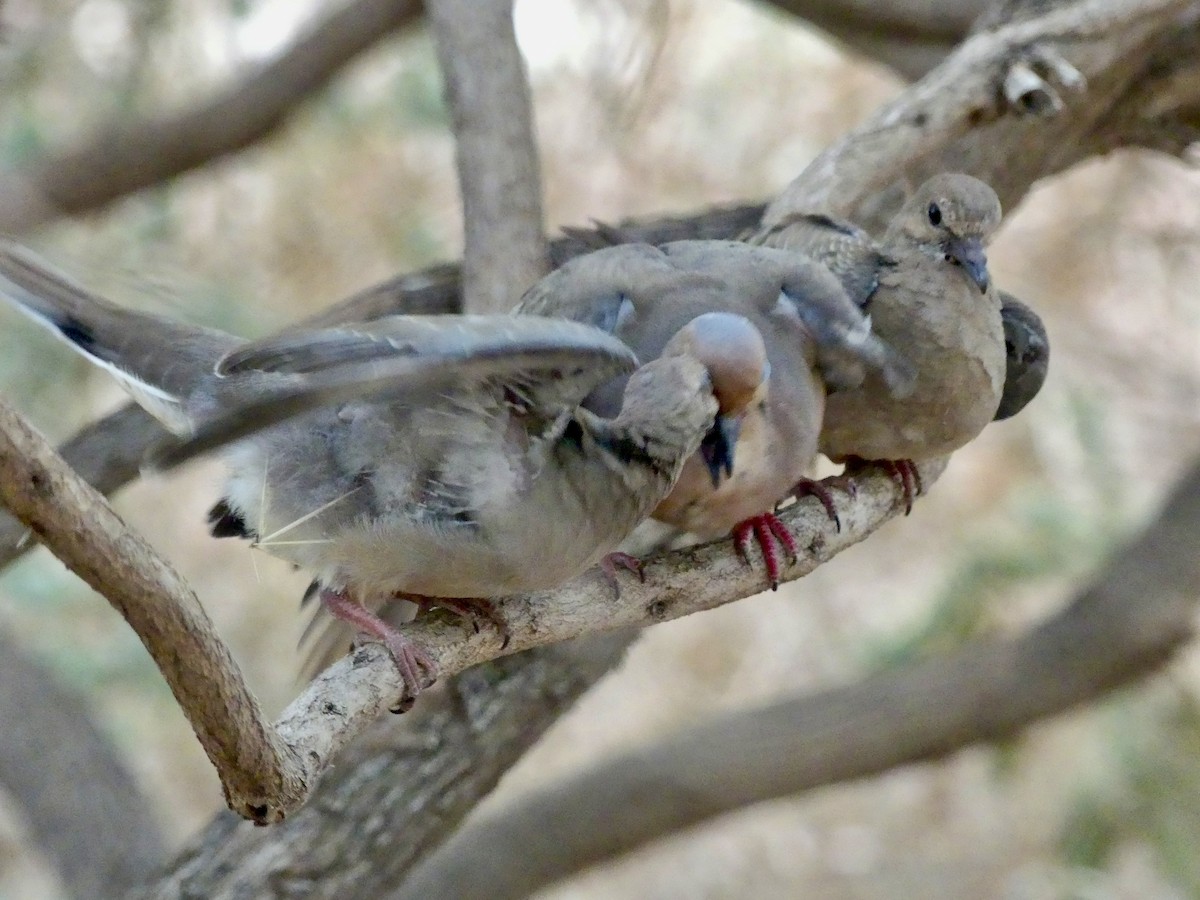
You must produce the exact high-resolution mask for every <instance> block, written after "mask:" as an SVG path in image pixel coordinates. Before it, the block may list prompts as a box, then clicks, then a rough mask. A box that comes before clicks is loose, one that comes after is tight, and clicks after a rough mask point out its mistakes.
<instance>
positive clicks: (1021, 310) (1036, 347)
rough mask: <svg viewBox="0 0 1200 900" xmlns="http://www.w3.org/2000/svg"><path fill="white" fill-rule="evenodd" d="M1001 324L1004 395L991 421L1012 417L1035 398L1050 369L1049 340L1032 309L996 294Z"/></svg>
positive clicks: (1044, 327)
mask: <svg viewBox="0 0 1200 900" xmlns="http://www.w3.org/2000/svg"><path fill="white" fill-rule="evenodd" d="M1000 302H1001V306H1000V318H1001V320H1002V321H1003V323H1004V351H1005V367H1004V392H1003V394H1002V395H1001V397H1000V406H999V407H997V409H996V415H995V417H994V420H995V421H997V422H998V421H1000V420H1001V419H1008V418H1011V417H1012V416H1015V415H1016V414H1017V413H1019V412H1020V411H1021V410H1023V409H1024V408H1025V406H1026V405H1027V404H1028V403H1029V401H1030V400H1032V399H1033V398H1034V397H1036V396H1037V393H1038V391H1040V390H1041V389H1042V384H1043V383H1044V382H1045V381H1046V374H1047V371H1048V369H1049V366H1050V337H1049V335H1047V334H1046V326H1045V325H1043V324H1042V320H1041V318H1040V317H1039V316H1038V314H1037V313H1035V312H1034V311H1033V310H1032V309H1030V308H1029V307H1028V306H1026V305H1025V304H1024V303H1022V302H1021V301H1020V300H1018V299H1017V298H1016V297H1014V296H1013V295H1012V294H1008V293H1005V292H1004V291H1000Z"/></svg>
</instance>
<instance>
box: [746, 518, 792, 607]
mask: <svg viewBox="0 0 1200 900" xmlns="http://www.w3.org/2000/svg"><path fill="white" fill-rule="evenodd" d="M751 535H753V536H754V538H755V540H756V541H758V547H759V549H760V550H761V551H762V555H763V562H764V563H765V564H766V567H767V578H768V579H770V581H771V590H773V591H774V590H778V588H779V575H780V566H779V551H778V549H777V548H776V546H775V545H776V543H777V542H778V543H779V544H780V545H782V546H783V549H784V550H786V551H787V553H788V556H790V557H791V558H792V559H793V560H794V559H795V558H796V556H797V554H798V553H799V551H800V548H799V547H798V546H797V545H796V539H795V538H794V537H792V533H791V532H790V531H788V529H787V526H786V525H784V524H783V523H782V522H780V521H779V518H778V516H776V515H775V514H774V513H763V514H762V515H760V516H752V517H750V518H749V519H746V520H745V521H744V522H739V523H738V524H737V525H735V526H734V528H733V546H734V548H735V549H736V550H737V553H738V556H740V557H741V558H742V561H743V562H744V563H746V564H747V565H749V564H750V556H749V553H748V550H749V547H750V536H751Z"/></svg>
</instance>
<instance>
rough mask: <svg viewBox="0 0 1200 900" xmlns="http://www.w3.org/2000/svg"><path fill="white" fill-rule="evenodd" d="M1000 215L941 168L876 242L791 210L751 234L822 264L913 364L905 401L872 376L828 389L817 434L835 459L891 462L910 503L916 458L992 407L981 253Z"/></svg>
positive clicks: (988, 306)
mask: <svg viewBox="0 0 1200 900" xmlns="http://www.w3.org/2000/svg"><path fill="white" fill-rule="evenodd" d="M1000 216H1001V211H1000V201H999V200H998V199H997V197H996V194H995V192H994V191H993V190H992V189H991V188H990V187H989V186H988V185H986V184H984V183H983V182H982V181H979V180H978V179H976V178H972V177H971V176H969V175H960V174H952V173H947V174H942V175H936V176H934V177H932V178H930V179H929V180H928V181H926V182H925V183H924V184H923V185H921V187H920V188H918V189H917V191H916V192H915V193H914V194H913V196H912V197H911V198H909V200H908V202H907V203H905V205H904V206H903V208H902V209H901V210H900V211H899V213H897V215H896V216H895V218H894V219H893V220H892V222H891V224H890V225H889V227H888V229H887V232H886V233H885V235H884V237H883V239H882V240H880V241H875V240H874V239H872V238H871V236H870V235H868V234H867V233H866V232H865V231H863V230H862V229H861V228H858V227H857V226H855V225H853V224H851V223H849V222H844V221H840V220H837V219H834V218H831V217H829V216H825V215H821V214H797V215H793V216H791V217H789V218H787V219H784V220H783V221H781V222H780V223H778V224H776V225H774V226H772V227H770V228H768V229H766V230H764V231H762V232H760V233H759V234H757V235H755V236H754V237H753V238H751V240H752V241H753V242H754V243H759V244H763V245H766V246H771V247H780V248H786V249H789V250H795V251H799V252H801V253H803V254H805V255H808V256H811V257H812V258H814V259H817V260H819V261H821V262H822V263H824V264H825V265H826V266H828V267H829V269H830V270H831V271H832V272H833V273H834V274H835V275H837V276H838V278H839V279H840V280H841V281H842V283H843V285H844V286H845V287H846V289H847V292H848V293H850V294H851V295H852V299H854V300H855V301H856V302H858V303H859V304H860V305H861V306H862V308H863V310H864V311H865V312H866V313H867V314H869V315H870V317H871V323H872V329H873V331H874V333H875V334H877V335H878V336H879V337H880V338H881V339H882V340H884V341H886V342H887V343H888V344H889V345H890V346H892V347H894V348H895V349H896V350H897V351H898V352H900V353H902V354H904V356H905V357H906V358H907V359H908V360H909V361H910V362H912V363H913V364H914V365H915V366H916V370H917V379H916V385H915V389H914V390H913V391H912V393H910V394H909V395H907V396H905V397H898V396H897V395H896V393H895V392H894V391H893V390H891V389H890V388H889V386H888V385H887V384H886V382H884V381H883V380H882V379H880V378H879V377H878V376H877V375H875V374H869V375H868V376H867V378H866V380H865V381H864V382H863V384H862V386H861V387H858V388H855V389H852V390H846V391H839V392H837V393H834V394H831V395H830V397H829V400H828V402H827V404H826V408H825V422H824V427H823V428H822V430H821V439H820V449H821V452H823V453H824V454H825V455H827V456H828V457H830V458H831V459H833V460H835V461H842V460H846V461H857V460H881V461H886V462H888V463H889V464H890V465H891V466H892V467H893V471H894V473H895V474H896V475H897V477H898V478H899V479H900V480H901V481H902V483H903V484H904V487H905V491H906V494H908V500H909V502H910V503H911V495H912V493H913V492H919V490H920V485H919V483H918V482H917V481H916V478H917V470H916V467H915V466H913V465H912V462H913V461H914V460H920V459H926V458H929V457H934V456H941V455H944V454H947V453H950V452H952V451H954V450H957V449H958V448H959V447H961V446H963V445H964V444H966V443H967V442H968V441H970V440H971V439H972V438H974V437H975V436H976V435H978V434H979V432H980V431H982V430H983V428H984V426H985V425H987V423H988V422H990V421H992V418H993V416H994V415H995V414H996V410H997V408H998V406H999V403H1000V397H1001V393H1002V391H1003V388H1004V381H1005V346H1004V329H1003V326H1002V323H1001V318H1000V298H999V296H998V294H997V292H996V291H994V290H992V289H990V278H989V275H988V269H987V256H986V254H985V251H984V247H985V245H986V243H987V242H988V240H989V239H990V238H991V236H992V234H993V233H994V232H995V230H996V228H997V227H998V226H999V224H1000Z"/></svg>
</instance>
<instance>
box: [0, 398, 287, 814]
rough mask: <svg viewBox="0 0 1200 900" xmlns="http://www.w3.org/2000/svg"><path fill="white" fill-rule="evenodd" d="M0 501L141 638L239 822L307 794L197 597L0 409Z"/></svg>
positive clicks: (102, 502)
mask: <svg viewBox="0 0 1200 900" xmlns="http://www.w3.org/2000/svg"><path fill="white" fill-rule="evenodd" d="M0 501H2V502H3V503H4V505H5V506H7V507H8V508H9V510H11V511H12V512H13V513H14V514H15V515H16V516H17V518H19V519H20V520H21V521H23V522H25V524H26V525H28V526H29V527H30V528H31V529H33V531H34V533H35V534H36V535H37V536H38V538H39V539H41V540H42V542H43V543H45V544H46V546H47V547H49V548H50V550H51V551H52V552H53V553H54V554H55V555H56V556H58V558H59V559H61V560H62V561H63V562H64V563H66V564H67V566H69V567H70V568H71V570H72V571H74V572H75V574H77V575H78V576H79V577H80V578H82V579H83V580H84V581H86V582H87V583H88V584H89V585H91V586H92V587H93V588H94V589H95V590H97V591H99V592H100V593H101V594H103V595H104V596H105V597H106V598H107V599H108V601H109V602H110V603H112V605H113V606H114V607H116V609H117V610H118V612H120V613H121V615H122V616H124V618H125V620H126V621H127V622H128V623H129V625H130V627H131V628H133V630H134V631H135V632H136V633H137V635H138V637H139V638H141V640H142V643H143V644H145V646H146V649H147V650H148V651H149V652H150V655H151V657H153V658H154V662H155V663H156V664H157V665H158V668H159V671H161V672H162V674H163V677H164V678H165V679H166V681H167V684H168V685H169V686H170V688H171V692H172V693H173V694H174V695H175V699H176V700H178V701H179V705H180V706H181V707H182V709H183V711H184V715H186V716H187V718H188V721H189V722H190V723H191V725H192V728H193V730H194V731H195V732H196V736H197V737H198V738H199V739H200V743H201V745H202V746H203V747H204V752H205V753H207V754H208V758H209V759H210V760H211V761H212V763H213V765H214V766H215V767H216V769H217V772H218V773H219V775H220V776H221V781H222V786H223V788H224V790H225V796H226V800H227V802H228V803H229V804H230V805H231V806H233V807H234V808H235V809H238V810H240V811H243V813H244V814H248V815H256V814H257V813H256V810H257V809H259V808H260V807H265V806H266V805H267V804H268V803H269V804H271V805H272V806H279V805H284V806H285V807H288V806H290V805H294V804H295V803H297V802H299V801H298V800H297V799H296V798H302V797H304V796H306V795H307V787H306V786H305V785H304V784H303V783H302V782H301V781H300V780H299V779H298V778H297V777H296V775H295V771H296V762H295V760H293V759H292V758H291V753H290V751H289V748H288V747H287V746H286V745H285V744H283V743H282V742H281V741H280V740H279V739H278V737H277V736H276V734H275V732H274V731H272V730H271V727H270V726H269V725H268V724H267V723H266V721H265V720H264V718H263V715H262V711H261V710H260V709H259V706H258V701H257V700H256V699H255V697H254V695H253V694H251V693H250V690H249V689H248V688H247V687H246V684H245V682H244V681H243V680H242V677H241V673H240V671H239V670H238V667H237V663H236V662H234V660H233V657H232V656H231V655H230V653H229V650H228V648H227V647H226V646H225V645H224V644H223V643H222V642H221V639H220V638H219V637H217V635H216V632H215V631H214V630H213V627H212V623H211V622H210V621H209V619H208V616H207V615H206V614H205V612H204V609H203V607H201V606H200V602H199V601H198V600H197V599H196V595H195V594H193V593H192V591H191V589H190V588H189V587H188V586H187V585H186V584H185V583H184V582H183V580H182V579H181V578H180V577H179V576H178V575H177V574H176V573H175V571H174V570H173V569H171V568H170V566H168V565H167V564H166V563H165V562H163V561H162V560H161V559H160V558H159V556H158V555H157V554H156V553H155V552H154V550H153V549H152V548H151V547H150V545H149V544H147V543H146V542H145V540H143V539H142V538H141V537H140V536H139V535H137V534H136V533H135V532H133V531H131V530H130V529H129V528H128V527H127V526H126V525H125V523H124V522H122V521H121V519H120V517H118V516H117V514H116V513H115V512H113V510H112V507H110V506H109V505H108V503H106V502H105V500H104V498H103V497H102V496H100V495H99V494H97V493H96V492H95V491H94V490H92V488H90V487H89V486H88V485H87V483H86V482H84V481H83V479H81V478H80V477H79V476H78V475H76V474H75V472H74V471H72V470H71V468H70V467H69V466H67V464H66V463H64V462H63V460H62V459H61V457H59V456H58V455H57V454H55V453H54V450H53V448H52V447H51V446H50V445H49V444H48V443H47V442H46V440H45V438H43V437H42V436H41V435H40V434H38V433H37V432H36V431H34V430H33V429H32V428H31V427H30V426H29V425H28V424H27V423H26V422H25V421H24V420H23V419H22V418H21V417H20V416H19V415H18V414H17V413H16V411H15V410H13V409H12V408H11V407H10V406H9V405H8V404H7V403H4V402H3V401H2V400H0Z"/></svg>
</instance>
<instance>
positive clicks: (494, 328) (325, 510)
mask: <svg viewBox="0 0 1200 900" xmlns="http://www.w3.org/2000/svg"><path fill="white" fill-rule="evenodd" d="M0 289H3V292H4V293H5V294H6V295H7V296H8V297H9V298H10V299H12V300H14V301H15V302H16V303H17V304H18V305H19V306H21V308H22V309H24V311H26V312H28V313H30V314H31V315H32V316H33V317H34V318H35V319H37V320H38V321H39V322H40V323H41V324H43V325H45V326H47V327H49V328H51V329H52V330H53V331H54V332H55V333H56V334H58V335H59V336H60V337H62V338H64V339H65V340H67V341H68V342H69V343H70V344H71V345H72V347H74V348H75V349H76V350H78V351H79V352H81V353H83V354H84V355H85V356H87V357H88V358H89V359H91V360H92V361H93V362H96V363H97V364H99V365H101V366H103V367H105V368H107V369H109V370H110V371H112V372H113V373H114V374H116V375H117V377H118V378H119V379H120V380H121V382H122V383H123V384H124V385H125V386H126V387H127V388H129V389H130V391H131V393H133V394H134V396H135V397H136V398H138V399H139V400H140V401H142V402H143V403H144V405H145V406H146V407H147V409H148V410H149V411H150V412H152V413H153V414H155V415H156V416H158V417H159V418H160V419H161V420H162V421H163V423H164V424H165V425H167V426H168V427H169V428H172V429H173V430H175V431H176V432H178V433H182V434H191V435H192V437H191V439H190V440H188V441H185V442H184V443H183V444H182V445H179V446H174V447H170V448H168V449H167V450H165V451H163V452H161V453H160V454H159V459H160V460H161V461H164V462H166V463H174V462H178V461H181V460H183V459H186V458H188V457H189V456H191V455H193V453H194V452H196V451H198V450H200V449H204V448H207V447H211V446H220V445H222V443H223V442H225V441H226V440H229V439H231V438H234V437H238V436H241V435H244V434H249V435H250V437H249V438H248V439H243V440H240V441H238V442H236V443H234V444H232V445H230V446H228V447H227V448H225V456H226V461H227V463H228V465H229V470H230V477H229V481H228V484H227V486H226V493H225V497H224V499H223V500H222V501H221V502H220V503H219V504H218V505H217V506H216V507H215V508H214V511H213V514H212V518H211V522H212V525H213V531H214V533H216V534H219V535H232V534H237V535H240V536H244V537H248V538H251V539H253V540H254V541H255V542H256V543H257V544H258V545H259V546H261V547H262V548H263V549H265V550H267V551H269V552H271V553H272V554H274V555H277V556H280V557H282V558H283V559H286V560H288V561H290V562H293V563H295V564H296V565H298V566H301V567H303V568H305V569H307V570H309V571H311V572H313V573H314V575H315V576H316V583H317V585H318V588H317V591H318V594H319V597H320V599H321V601H322V605H323V606H324V607H325V608H326V609H327V610H328V611H329V612H330V613H332V614H333V615H334V616H335V617H337V618H339V619H342V620H343V621H347V622H350V623H352V624H353V625H354V626H356V627H357V628H359V629H360V630H362V631H365V632H367V633H369V634H371V635H373V636H374V637H376V638H379V639H380V640H382V641H383V642H384V643H385V644H386V646H387V647H388V649H389V650H390V651H391V653H392V654H393V656H394V657H395V659H396V663H397V667H398V668H399V670H400V672H401V674H402V675H403V677H404V680H405V682H406V684H407V686H408V688H409V691H410V693H411V694H415V693H416V692H418V691H419V690H420V689H421V687H422V686H423V685H424V684H426V683H427V681H429V680H431V679H432V678H433V677H435V675H436V672H435V671H434V664H433V662H432V660H431V659H430V657H429V656H428V655H427V654H426V653H425V652H424V651H423V650H422V649H421V648H420V647H419V646H417V645H416V644H415V643H413V642H412V641H410V640H409V639H407V638H406V637H404V635H403V634H402V633H401V632H399V631H397V630H396V629H394V628H393V627H391V626H390V625H388V624H387V623H386V622H384V621H383V620H382V619H381V618H379V616H378V615H376V613H375V612H374V611H373V610H374V609H375V608H378V607H379V606H381V605H383V604H385V603H387V602H389V601H390V600H392V599H397V598H408V597H412V598H413V599H416V600H418V601H432V602H434V603H441V602H442V601H445V603H446V605H447V606H449V607H450V608H452V609H456V610H458V611H462V610H463V609H464V603H463V601H470V600H471V599H473V598H492V597H497V596H502V595H506V594H514V593H523V592H527V591H532V590H540V589H546V588H550V587H553V586H556V585H558V584H559V583H561V582H563V581H565V580H567V579H569V578H571V577H573V576H575V575H577V574H578V573H580V572H582V571H583V570H585V569H586V568H588V567H589V566H591V565H593V564H595V563H596V562H598V561H599V560H600V559H601V558H602V557H604V555H605V554H607V553H608V552H609V551H611V550H613V549H614V548H615V547H616V546H617V544H618V543H619V542H620V541H621V540H623V539H624V538H625V537H626V536H627V535H628V534H629V533H630V532H631V531H632V530H633V529H634V528H635V527H636V526H637V525H638V523H639V522H640V521H642V520H643V519H644V518H645V517H646V516H647V515H648V514H649V513H650V512H651V511H652V510H653V509H654V508H655V506H656V505H657V504H658V503H659V502H660V501H661V500H662V498H663V497H664V496H666V494H667V493H668V491H669V490H670V489H671V487H672V485H673V484H674V483H675V481H676V479H677V478H678V476H679V474H680V471H681V469H682V468H683V465H684V463H685V461H687V460H689V459H690V458H691V457H692V456H693V455H694V454H695V452H696V450H697V448H698V447H699V446H700V445H701V443H702V441H706V440H707V441H708V443H709V445H710V446H709V451H708V458H709V464H710V467H711V469H712V472H713V475H712V477H713V478H714V479H715V480H719V479H720V478H721V477H722V476H723V475H724V474H725V473H727V472H728V471H729V470H730V468H731V460H732V457H733V453H734V450H735V444H736V441H737V434H736V429H728V428H726V427H725V426H724V424H723V422H724V418H725V417H726V416H733V417H737V416H740V415H742V414H743V413H744V412H745V409H746V407H747V406H748V405H749V404H751V403H752V402H754V400H755V398H756V397H757V396H758V394H759V392H760V390H761V384H762V383H763V382H764V380H765V378H766V375H767V363H766V351H765V348H764V346H763V342H762V339H761V337H760V336H759V334H758V332H757V330H756V329H755V327H754V326H753V325H752V324H751V323H750V322H749V321H748V320H747V319H745V318H743V317H740V316H737V315H733V314H730V313H712V314H708V315H700V314H697V315H695V316H692V317H690V318H689V319H688V320H686V321H683V322H680V323H679V327H678V328H676V329H675V332H674V333H673V334H672V335H668V336H667V337H668V339H667V340H665V341H664V345H665V346H664V348H663V352H662V354H661V355H660V356H659V357H658V358H657V359H655V360H653V361H651V362H650V363H648V364H646V365H644V366H642V367H640V368H637V369H636V371H633V373H632V375H629V377H628V383H627V384H626V385H625V388H624V392H623V402H622V403H621V404H620V407H619V410H617V411H614V415H613V416H612V417H611V418H601V417H600V416H597V415H595V414H593V413H591V412H589V411H587V410H585V409H582V408H579V402H580V401H581V400H582V399H583V397H584V396H585V395H586V394H588V392H589V391H591V390H592V389H593V388H595V387H596V386H597V385H599V384H601V383H603V382H606V381H608V380H609V379H610V378H612V377H613V376H615V375H618V374H622V373H629V372H630V370H632V369H634V367H635V365H636V360H635V357H634V354H633V352H632V351H631V350H630V349H629V348H628V347H627V346H626V345H625V344H623V343H622V342H621V341H620V340H618V339H617V338H615V337H613V336H612V335H610V334H609V333H607V332H606V331H603V330H601V329H598V328H595V327H592V326H590V325H583V324H579V323H575V322H567V321H563V320H560V319H548V318H541V317H534V316H530V317H523V318H517V317H513V316H432V317H420V316H414V317H406V316H395V317H390V318H385V319H380V320H378V321H375V322H371V323H369V324H363V325H347V326H344V327H341V328H330V329H321V330H316V331H309V332H305V331H293V332H285V333H284V334H282V335H280V336H278V337H275V338H267V339H265V340H261V341H255V342H250V343H246V342H243V341H241V340H239V339H238V338H236V337H233V336H231V335H227V334H224V333H222V332H219V331H215V330H212V329H203V328H197V327H194V326H190V325H182V324H178V323H175V322H171V321H168V320H166V319H163V318H161V317H157V316H149V315H144V314H141V313H137V312H132V311H129V310H125V309H122V308H120V307H118V306H115V305H113V304H111V303H108V302H107V301H104V300H102V299H100V298H98V297H95V296H93V295H90V294H88V293H86V292H84V291H83V290H82V289H80V288H77V287H75V286H74V285H73V284H71V283H70V282H69V281H67V280H65V279H63V278H61V277H60V276H58V275H56V274H54V273H52V272H51V271H49V270H48V269H46V268H45V267H44V266H42V265H41V264H40V263H38V262H37V261H36V260H34V259H33V258H32V257H31V256H29V255H28V254H27V253H25V252H23V251H21V250H19V249H16V248H12V247H3V246H0ZM427 368H432V369H433V370H435V371H436V372H437V373H438V374H437V375H436V376H433V377H429V376H427V373H426V369H427ZM413 384H415V385H416V388H415V389H414V388H412V387H411V385H413ZM364 387H365V389H366V390H368V391H369V392H370V393H369V395H368V396H365V397H361V396H360V395H357V394H356V393H355V391H356V390H361V389H364ZM354 396H360V398H359V399H351V398H352V397H354ZM330 404H332V405H330ZM247 423H249V424H247ZM465 606H466V608H468V609H470V608H472V604H470V603H466V604H465ZM476 606H477V605H476ZM483 612H484V614H485V615H486V614H488V607H487V606H486V603H485V604H484V607H483Z"/></svg>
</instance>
